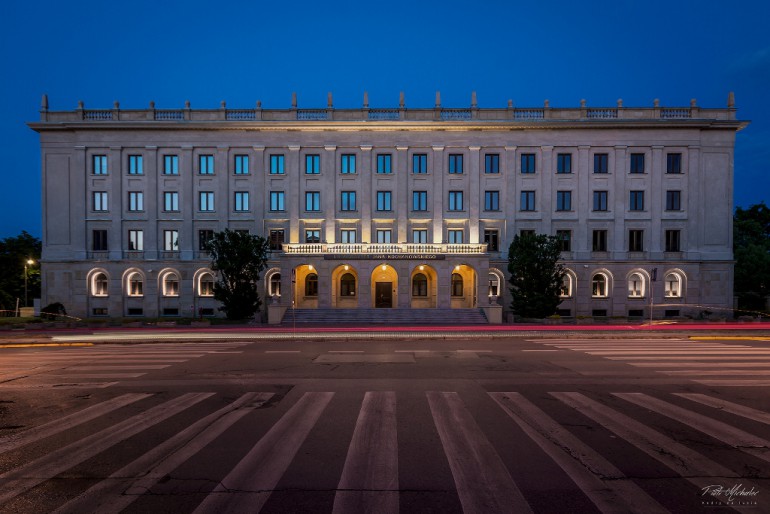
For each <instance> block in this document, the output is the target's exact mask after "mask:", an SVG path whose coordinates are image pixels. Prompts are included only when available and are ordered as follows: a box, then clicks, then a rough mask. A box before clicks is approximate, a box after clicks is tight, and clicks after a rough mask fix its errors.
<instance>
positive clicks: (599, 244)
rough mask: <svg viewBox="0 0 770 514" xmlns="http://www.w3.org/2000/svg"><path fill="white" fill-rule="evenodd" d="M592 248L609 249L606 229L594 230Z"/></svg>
mask: <svg viewBox="0 0 770 514" xmlns="http://www.w3.org/2000/svg"><path fill="white" fill-rule="evenodd" d="M591 250H592V251H594V252H606V251H607V231H606V230H594V231H593V237H592V242H591Z"/></svg>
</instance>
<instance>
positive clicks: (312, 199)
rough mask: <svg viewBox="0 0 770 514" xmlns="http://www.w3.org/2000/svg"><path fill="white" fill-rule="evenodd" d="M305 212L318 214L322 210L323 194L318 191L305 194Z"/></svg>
mask: <svg viewBox="0 0 770 514" xmlns="http://www.w3.org/2000/svg"><path fill="white" fill-rule="evenodd" d="M305 210H306V211H308V212H318V211H320V210H321V193H320V192H318V191H307V192H306V193H305Z"/></svg>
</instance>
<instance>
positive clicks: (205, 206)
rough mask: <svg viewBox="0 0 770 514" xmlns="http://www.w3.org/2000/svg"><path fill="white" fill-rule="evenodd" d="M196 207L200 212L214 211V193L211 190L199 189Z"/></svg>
mask: <svg viewBox="0 0 770 514" xmlns="http://www.w3.org/2000/svg"><path fill="white" fill-rule="evenodd" d="M198 209H200V211H201V212H213V211H214V193H212V192H211V191H199V192H198Z"/></svg>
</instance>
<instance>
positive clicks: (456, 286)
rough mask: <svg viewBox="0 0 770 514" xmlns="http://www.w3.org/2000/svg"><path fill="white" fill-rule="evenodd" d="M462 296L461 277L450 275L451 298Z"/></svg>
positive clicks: (457, 274)
mask: <svg viewBox="0 0 770 514" xmlns="http://www.w3.org/2000/svg"><path fill="white" fill-rule="evenodd" d="M462 295H463V276H462V275H460V274H459V273H452V296H462Z"/></svg>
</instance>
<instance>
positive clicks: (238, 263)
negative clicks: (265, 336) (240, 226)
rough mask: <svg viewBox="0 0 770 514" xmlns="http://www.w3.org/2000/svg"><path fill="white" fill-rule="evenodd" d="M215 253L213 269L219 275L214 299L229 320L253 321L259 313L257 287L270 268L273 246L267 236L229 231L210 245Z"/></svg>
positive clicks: (260, 302)
mask: <svg viewBox="0 0 770 514" xmlns="http://www.w3.org/2000/svg"><path fill="white" fill-rule="evenodd" d="M206 250H208V252H209V253H210V254H211V269H212V270H214V271H218V272H219V277H218V279H217V282H216V283H215V284H214V298H215V299H217V300H219V301H220V302H222V307H220V308H219V310H221V311H222V312H224V313H225V315H226V316H227V318H228V319H245V318H250V317H252V316H253V315H254V313H256V312H257V311H258V310H259V307H260V306H261V305H262V301H261V300H260V299H259V293H258V292H257V284H258V283H259V275H260V273H261V272H262V271H263V270H264V269H265V268H266V267H267V260H268V258H269V257H270V245H269V243H268V241H267V239H265V238H264V237H260V236H255V235H252V234H249V233H247V232H239V231H233V230H229V229H225V230H224V232H217V233H215V234H214V236H213V237H212V238H211V239H210V240H209V241H208V243H207V244H206Z"/></svg>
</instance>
